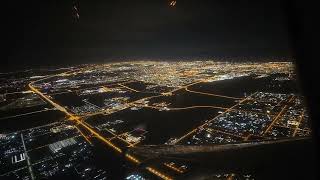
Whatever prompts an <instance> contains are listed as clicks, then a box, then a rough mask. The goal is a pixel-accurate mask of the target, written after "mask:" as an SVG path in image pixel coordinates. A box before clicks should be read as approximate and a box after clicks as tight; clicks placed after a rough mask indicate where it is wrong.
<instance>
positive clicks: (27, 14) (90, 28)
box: [8, 0, 290, 66]
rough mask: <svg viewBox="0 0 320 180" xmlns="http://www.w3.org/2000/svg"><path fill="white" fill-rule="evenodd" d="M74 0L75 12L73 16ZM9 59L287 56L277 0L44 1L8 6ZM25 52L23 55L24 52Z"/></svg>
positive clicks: (39, 62) (40, 62)
mask: <svg viewBox="0 0 320 180" xmlns="http://www.w3.org/2000/svg"><path fill="white" fill-rule="evenodd" d="M73 3H75V4H76V7H77V9H78V11H77V12H78V13H79V19H76V18H74V16H72V15H73V13H74V11H73ZM10 8H11V9H12V16H11V18H10V19H9V22H10V23H9V29H10V33H9V37H10V39H11V40H12V41H10V43H11V44H10V51H9V58H8V64H9V66H10V65H12V64H23V65H31V66H32V65H54V64H63V63H86V62H93V61H94V62H95V61H99V60H102V59H117V58H118V57H126V58H131V57H134V58H143V57H144V58H167V57H170V58H177V57H199V56H200V57H205V56H265V57H269V56H278V57H283V56H284V57H287V56H290V51H289V49H290V48H289V46H288V43H289V40H288V33H287V29H286V18H285V16H284V15H283V14H282V6H281V3H279V2H278V1H267V2H263V3H262V2H255V1H250V2H249V1H241V2H238V1H236V2H235V1H229V0H227V1H226V0H217V1H213V0H178V1H177V4H176V6H175V7H173V8H172V7H170V6H169V5H168V1H167V0H152V1H150V0H137V1H132V0H131V1H116V0H108V1H102V0H101V1H94V2H93V1H84V0H82V1H80V0H78V1H74V2H72V1H71V0H70V1H46V2H43V1H42V2H40V1H39V2H38V1H32V2H25V3H24V4H23V3H22V4H16V3H15V4H14V3H12V5H11V6H10ZM22 59H23V60H22Z"/></svg>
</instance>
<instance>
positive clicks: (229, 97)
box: [185, 87, 243, 100]
mask: <svg viewBox="0 0 320 180" xmlns="http://www.w3.org/2000/svg"><path fill="white" fill-rule="evenodd" d="M185 90H186V91H188V92H191V93H195V94H201V95H207V96H214V97H222V98H228V99H235V100H241V99H243V98H237V97H231V96H224V95H219V94H212V93H205V92H199V91H193V90H189V89H188V87H186V88H185Z"/></svg>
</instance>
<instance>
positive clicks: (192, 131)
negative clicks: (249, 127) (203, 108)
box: [174, 92, 257, 144]
mask: <svg viewBox="0 0 320 180" xmlns="http://www.w3.org/2000/svg"><path fill="white" fill-rule="evenodd" d="M256 93H257V92H255V93H253V94H251V95H250V96H248V97H246V98H244V99H242V100H241V101H239V102H238V103H237V104H236V105H234V106H232V107H230V108H228V109H227V110H226V111H224V112H223V113H221V114H219V115H218V116H216V117H214V118H213V119H211V120H209V121H208V122H206V123H204V124H202V125H200V126H199V127H197V128H195V129H193V130H191V131H190V132H188V133H187V134H185V135H183V136H182V137H180V138H179V139H177V140H176V141H175V142H174V144H177V143H179V142H180V141H182V140H183V139H185V138H186V137H189V136H190V135H191V134H193V133H195V132H196V131H197V130H198V129H199V128H201V127H203V126H205V125H208V124H209V123H211V122H212V121H214V120H216V119H217V118H219V117H220V116H222V115H224V114H225V113H227V112H229V111H231V110H232V109H233V108H235V107H236V106H238V105H239V104H241V103H242V102H244V101H246V100H248V99H250V98H251V97H252V96H253V95H255V94H256ZM244 138H245V137H244Z"/></svg>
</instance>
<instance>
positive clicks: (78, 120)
mask: <svg viewBox="0 0 320 180" xmlns="http://www.w3.org/2000/svg"><path fill="white" fill-rule="evenodd" d="M54 76H55V75H54ZM54 76H50V77H54ZM47 78H49V77H46V78H45V79H47ZM41 80H44V79H41ZM38 81H40V80H38ZM38 81H33V82H30V83H29V84H28V87H29V88H30V90H31V91H33V92H34V93H36V94H38V95H39V96H40V97H42V98H43V99H44V100H46V101H47V102H48V103H50V104H51V105H52V106H54V107H55V108H56V109H58V110H60V111H61V112H63V113H65V114H66V115H67V117H69V120H71V121H75V123H77V124H79V125H81V126H82V127H84V128H85V129H87V130H88V131H89V132H90V133H92V134H93V135H95V137H97V138H98V139H100V140H101V141H102V142H104V143H105V144H106V145H108V146H109V147H111V148H113V149H114V150H115V151H117V152H119V153H122V152H123V151H122V150H121V149H120V148H119V147H117V146H115V145H114V144H113V143H111V142H110V141H109V140H107V139H106V138H104V137H103V136H101V135H100V134H99V133H98V132H96V131H95V130H94V129H93V128H91V127H89V126H88V125H86V124H85V123H84V122H83V120H82V119H81V117H79V116H77V115H75V114H73V113H70V112H68V110H67V109H65V108H64V107H62V106H61V105H59V104H57V103H55V102H53V101H52V100H51V99H50V98H48V97H47V96H46V95H44V94H43V93H41V92H40V91H39V90H37V89H36V88H35V87H33V83H35V82H38ZM81 134H82V133H81ZM84 138H85V139H87V137H85V136H84ZM120 139H122V138H120ZM129 144H130V143H129ZM126 157H128V156H126ZM130 157H131V158H128V159H129V160H131V161H133V162H139V161H138V160H137V159H136V158H135V157H133V156H130ZM146 169H147V170H148V171H149V172H151V173H152V174H154V175H156V176H158V177H160V178H161V179H165V180H172V178H171V177H169V176H167V175H165V174H164V173H162V172H160V171H158V170H156V169H155V168H152V167H146Z"/></svg>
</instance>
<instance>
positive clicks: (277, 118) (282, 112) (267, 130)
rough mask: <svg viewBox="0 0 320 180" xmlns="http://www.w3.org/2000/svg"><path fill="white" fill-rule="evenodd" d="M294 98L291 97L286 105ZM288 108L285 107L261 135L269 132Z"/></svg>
mask: <svg viewBox="0 0 320 180" xmlns="http://www.w3.org/2000/svg"><path fill="white" fill-rule="evenodd" d="M294 97H295V96H291V98H290V100H289V101H288V103H290V102H291V101H292V100H293V99H294ZM287 108H288V105H285V106H284V107H283V108H282V109H281V111H280V112H279V113H278V115H277V116H276V117H275V118H274V119H273V120H272V122H271V124H270V125H269V126H268V127H267V129H266V130H265V131H264V132H263V133H262V135H265V134H266V133H267V132H269V131H270V129H271V128H272V127H273V125H274V124H275V123H276V122H277V121H278V120H279V119H280V117H281V116H282V115H283V114H284V113H285V112H286V110H287Z"/></svg>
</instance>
